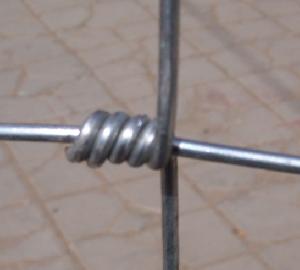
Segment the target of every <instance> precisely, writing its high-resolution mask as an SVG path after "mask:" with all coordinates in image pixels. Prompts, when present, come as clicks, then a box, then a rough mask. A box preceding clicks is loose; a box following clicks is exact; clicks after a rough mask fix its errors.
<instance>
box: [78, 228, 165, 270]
mask: <svg viewBox="0 0 300 270" xmlns="http://www.w3.org/2000/svg"><path fill="white" fill-rule="evenodd" d="M153 238H154V237H153V234H150V233H143V234H139V235H136V236H133V237H113V236H104V237H101V238H96V239H93V240H89V241H84V242H81V243H79V244H78V248H79V250H80V252H81V254H82V258H83V260H84V262H85V263H86V264H87V266H88V267H89V269H91V270H94V269H95V270H96V269H98V268H99V265H102V266H103V267H113V269H116V270H119V269H120V270H121V269H122V270H123V269H124V270H125V269H126V270H127V269H140V267H141V265H143V269H153V268H155V269H162V268H161V248H160V241H158V240H157V239H153ZM116 247H118V250H117V252H116Z"/></svg>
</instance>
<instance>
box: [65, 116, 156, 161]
mask: <svg viewBox="0 0 300 270" xmlns="http://www.w3.org/2000/svg"><path fill="white" fill-rule="evenodd" d="M156 131H157V128H156V121H153V120H150V119H149V118H148V117H147V116H145V115H138V116H135V117H131V118H130V117H129V116H128V115H127V114H125V113H123V112H117V113H114V114H109V113H107V112H103V111H97V112H95V113H93V114H92V115H91V116H90V117H89V118H88V119H87V120H86V121H85V123H84V124H83V126H82V128H81V131H80V135H79V136H78V137H77V138H76V139H75V141H74V143H73V144H72V145H71V146H70V147H69V148H67V151H66V154H67V158H68V160H69V161H71V162H81V161H87V164H88V166H90V167H99V166H101V165H102V164H103V163H104V162H105V161H106V160H107V159H108V160H110V161H111V162H112V163H121V162H124V161H128V163H129V164H130V165H131V166H132V167H139V166H141V165H143V164H145V163H148V165H149V166H150V167H153V164H152V160H153V153H154V145H155V143H156V141H157V138H156V137H157V132H156Z"/></svg>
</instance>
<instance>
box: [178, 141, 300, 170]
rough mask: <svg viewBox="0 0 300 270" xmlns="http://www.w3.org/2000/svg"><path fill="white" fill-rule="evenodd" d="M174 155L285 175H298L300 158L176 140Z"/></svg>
mask: <svg viewBox="0 0 300 270" xmlns="http://www.w3.org/2000/svg"><path fill="white" fill-rule="evenodd" d="M173 151H174V154H175V155H178V156H181V157H188V158H193V159H199V160H207V161H214V162H221V163H227V164H232V165H239V166H245V167H252V168H260V169H266V170H271V171H280V172H287V173H295V174H299V173H300V157H299V156H293V155H284V154H281V153H274V152H268V151H259V150H255V149H247V148H242V147H234V146H226V145H222V144H212V143H205V142H199V141H193V140H185V139H179V138H176V139H175V140H174V141H173Z"/></svg>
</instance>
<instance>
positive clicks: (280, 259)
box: [261, 239, 300, 270]
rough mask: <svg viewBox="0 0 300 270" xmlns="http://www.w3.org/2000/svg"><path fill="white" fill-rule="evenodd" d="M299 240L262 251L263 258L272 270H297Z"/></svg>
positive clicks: (275, 245) (292, 240)
mask: <svg viewBox="0 0 300 270" xmlns="http://www.w3.org/2000/svg"><path fill="white" fill-rule="evenodd" d="M299 244H300V241H299V239H291V240H290V241H287V242H283V243H278V244H274V245H272V246H270V247H268V248H266V249H265V250H263V251H262V253H261V254H262V256H263V258H264V260H265V261H267V263H268V264H269V265H270V266H271V267H272V269H275V270H279V269H283V268H284V269H286V270H296V269H297V267H298V265H299V263H300V262H299V256H298V252H297V251H298V250H299Z"/></svg>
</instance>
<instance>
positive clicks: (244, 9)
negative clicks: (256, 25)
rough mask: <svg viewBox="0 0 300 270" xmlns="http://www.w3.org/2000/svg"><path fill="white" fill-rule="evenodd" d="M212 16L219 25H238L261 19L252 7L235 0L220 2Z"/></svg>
mask: <svg viewBox="0 0 300 270" xmlns="http://www.w3.org/2000/svg"><path fill="white" fill-rule="evenodd" d="M214 14H215V15H216V16H217V20H218V22H219V23H220V24H224V23H226V24H228V23H235V22H236V23H240V22H241V21H247V20H257V19H260V18H261V17H262V15H261V14H260V13H259V12H258V11H256V10H255V9H254V8H253V7H251V6H249V5H247V4H245V3H243V2H240V1H236V0H225V1H221V2H220V3H219V4H217V5H216V9H215V12H214Z"/></svg>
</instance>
